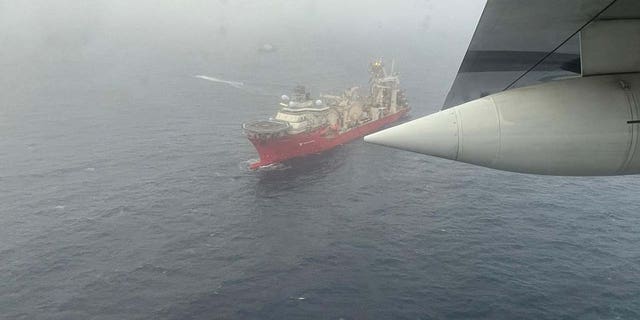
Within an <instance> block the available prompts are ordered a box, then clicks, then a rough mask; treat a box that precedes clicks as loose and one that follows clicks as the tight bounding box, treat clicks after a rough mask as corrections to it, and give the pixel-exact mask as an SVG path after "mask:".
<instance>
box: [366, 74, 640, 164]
mask: <svg viewBox="0 0 640 320" xmlns="http://www.w3.org/2000/svg"><path fill="white" fill-rule="evenodd" d="M639 103H640V74H638V73H633V74H618V75H604V76H590V77H581V78H574V79H567V80H559V81H554V82H549V83H544V84H541V85H535V86H530V87H524V88H518V89H513V90H509V91H504V92H500V93H496V94H493V95H490V96H487V97H484V98H481V99H478V100H474V101H471V102H468V103H465V104H462V105H459V106H457V107H453V108H450V109H447V110H444V111H440V112H437V113H434V114H432V115H429V116H426V117H423V118H420V119H417V120H414V121H411V122H407V123H405V124H402V125H400V126H397V127H393V128H390V129H387V130H384V131H380V132H378V133H374V134H371V135H369V136H367V137H365V141H367V142H372V143H376V144H381V145H386V146H390V147H395V148H399V149H404V150H408V151H414V152H419V153H423V154H428V155H433V156H438V157H442V158H447V159H452V160H457V161H462V162H467V163H472V164H476V165H481V166H485V167H490V168H495V169H500V170H507V171H515V172H523V173H535V174H550V175H579V176H591V175H618V174H635V173H640V150H638V148H639V144H638V139H639V137H638V134H639V129H640V128H639V127H638V126H640V107H639V106H638V104H639Z"/></svg>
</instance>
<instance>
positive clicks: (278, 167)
mask: <svg viewBox="0 0 640 320" xmlns="http://www.w3.org/2000/svg"><path fill="white" fill-rule="evenodd" d="M258 161H259V160H258V159H249V160H247V161H244V162H243V164H244V167H245V168H246V169H247V170H248V171H251V172H271V171H284V170H287V169H290V168H291V166H288V165H286V164H284V163H272V164H268V165H266V166H260V167H257V168H251V165H252V164H254V163H256V162H258Z"/></svg>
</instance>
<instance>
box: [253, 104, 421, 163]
mask: <svg viewBox="0 0 640 320" xmlns="http://www.w3.org/2000/svg"><path fill="white" fill-rule="evenodd" d="M408 111H409V108H406V109H403V110H400V111H398V112H396V113H394V114H391V115H387V116H386V117H384V118H380V119H378V120H376V121H372V122H369V123H367V124H364V125H362V126H359V127H356V128H353V129H351V130H349V131H346V132H343V133H341V134H338V133H337V131H334V130H333V129H331V128H328V127H325V128H321V129H318V130H315V131H312V132H307V133H300V134H296V135H288V136H285V137H282V138H277V139H273V140H266V141H264V140H258V139H249V140H250V141H251V143H253V145H254V146H255V148H256V150H257V151H258V154H259V155H260V161H258V162H255V163H252V164H251V169H256V168H258V167H262V166H266V165H270V164H273V163H278V162H282V161H285V160H288V159H291V158H296V157H302V156H305V155H308V154H313V153H319V152H322V151H326V150H329V149H332V148H334V147H336V146H338V145H341V144H345V143H347V142H349V141H352V140H355V139H357V138H360V137H364V136H366V135H368V134H370V133H373V132H376V131H378V130H380V128H382V127H384V126H385V125H388V124H390V123H393V122H396V121H398V120H399V119H400V118H402V117H403V116H404V115H406V114H407V112H408Z"/></svg>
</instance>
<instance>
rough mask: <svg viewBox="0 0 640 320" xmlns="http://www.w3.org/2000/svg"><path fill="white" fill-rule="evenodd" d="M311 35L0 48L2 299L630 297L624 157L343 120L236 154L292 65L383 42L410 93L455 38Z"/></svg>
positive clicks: (446, 306) (475, 309)
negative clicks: (329, 142)
mask: <svg viewBox="0 0 640 320" xmlns="http://www.w3.org/2000/svg"><path fill="white" fill-rule="evenodd" d="M326 40H329V37H327V38H326V39H322V41H319V42H318V43H317V44H316V45H315V47H313V50H312V49H309V50H306V51H304V50H303V51H302V52H301V51H300V50H292V48H291V47H288V46H287V45H286V44H285V45H282V44H281V45H279V46H278V51H277V52H275V53H269V54H261V53H258V52H257V51H256V52H254V51H253V49H252V50H248V51H247V52H245V53H244V55H243V56H241V57H239V58H238V57H229V55H228V54H227V55H222V54H218V53H217V51H215V50H214V52H208V51H206V50H204V49H203V48H206V47H207V46H208V44H207V43H201V44H199V46H200V47H199V48H200V49H199V50H200V51H198V50H195V49H194V50H195V51H194V50H192V49H190V48H189V47H188V46H187V47H185V48H182V49H180V50H177V49H176V50H174V51H169V52H166V51H160V52H159V51H158V50H156V49H157V48H156V47H155V45H153V44H146V43H142V44H140V43H134V42H132V43H128V46H129V47H127V49H122V48H121V47H119V46H120V45H121V44H118V46H116V45H114V44H110V43H109V42H108V41H107V40H104V41H105V43H106V44H105V43H98V44H91V45H88V47H86V48H84V49H83V51H82V52H81V53H79V54H78V55H77V56H72V57H71V58H66V59H62V58H60V57H56V56H53V57H51V56H50V57H48V58H47V57H40V58H33V59H32V60H24V61H23V64H21V65H18V66H12V65H9V64H7V65H6V69H5V71H6V72H5V73H4V74H3V78H2V80H3V82H2V84H3V86H2V87H0V88H2V91H3V92H2V98H0V99H2V100H0V101H1V102H2V109H1V113H0V136H1V137H0V318H6V319H89V318H92V319H139V318H140V319H142V318H145V319H149V318H151V319H340V318H342V319H470V318H481V319H507V318H511V319H513V318H518V319H557V318H563V319H638V318H640V210H639V206H638V196H639V191H638V190H640V180H638V177H635V176H631V177H607V178H563V177H541V176H531V175H521V174H513V173H506V172H499V171H494V170H490V169H484V168H478V167H473V166H469V165H464V164H457V163H452V162H449V161H444V160H439V159H435V158H430V157H425V156H421V155H416V154H411V153H405V152H398V151H394V150H390V149H386V148H381V147H377V146H372V145H367V144H364V143H363V142H361V141H356V142H353V143H350V144H348V145H345V146H342V147H339V148H336V149H335V150H333V151H331V152H328V153H326V154H323V155H315V156H310V157H308V158H305V159H302V160H297V161H293V162H291V163H289V164H287V165H286V166H283V167H281V168H279V169H278V170H263V171H259V172H251V171H249V170H247V166H248V162H249V160H250V159H252V158H255V157H256V155H255V153H254V151H253V149H252V147H251V145H250V144H249V143H248V142H247V141H246V140H245V139H244V138H243V137H242V135H241V132H240V124H241V123H242V122H243V121H247V120H253V119H259V118H263V117H267V116H269V115H271V114H272V113H273V112H274V108H275V101H276V100H275V99H277V97H278V96H279V95H280V94H281V93H285V90H287V89H289V88H290V87H292V86H293V85H295V84H297V83H305V84H308V85H309V86H310V87H311V88H312V90H315V91H314V92H315V93H317V92H318V91H319V90H320V89H325V88H327V89H331V90H338V89H341V88H345V87H346V86H348V85H352V84H353V83H360V84H366V69H365V68H366V60H367V59H369V58H370V57H371V56H375V55H383V54H386V55H390V54H396V56H399V57H398V58H399V59H398V60H399V62H398V64H399V66H400V68H401V71H402V77H403V78H402V80H403V85H404V86H405V87H406V88H407V94H408V96H409V98H410V100H411V103H412V105H413V107H414V114H426V113H429V112H433V111H434V110H437V109H438V107H439V105H440V104H441V103H442V101H443V99H444V96H445V94H446V91H447V89H448V86H449V84H450V81H451V80H452V78H453V75H454V74H455V70H456V69H457V65H456V61H458V59H459V58H460V55H462V54H463V53H464V48H462V49H459V50H461V51H460V52H457V51H456V52H457V53H455V55H454V54H453V53H451V52H449V51H448V50H449V49H447V48H445V47H444V44H446V43H448V41H453V40H452V39H451V36H446V35H445V36H441V35H438V36H433V37H430V38H429V39H428V41H427V40H425V41H426V43H424V44H422V45H420V46H419V47H415V46H416V44H415V42H411V41H408V42H406V45H405V47H402V48H401V49H402V50H392V51H391V52H384V51H381V50H378V51H376V50H377V49H380V48H381V47H384V46H383V45H379V44H378V45H372V46H361V47H358V48H356V49H353V48H351V50H343V48H342V47H341V46H343V45H347V44H348V42H347V41H345V42H342V43H339V44H335V45H332V44H331V43H329V42H328V41H326ZM331 40H334V39H331ZM405 40H407V39H404V38H403V39H399V40H398V43H405V42H403V41H405ZM460 42H461V43H462V42H463V41H460ZM96 48H98V49H96ZM349 48H350V47H349ZM323 50H324V51H323ZM372 52H373V53H372ZM456 55H457V56H456ZM65 57H66V56H65ZM149 57H152V58H153V59H148V58H149ZM244 58H247V59H244ZM230 61H231V62H230ZM443 61H444V62H443ZM124 62H126V63H124ZM32 64H33V65H32ZM123 64H124V65H123ZM25 66H31V67H30V68H26V69H25ZM202 74H204V75H210V76H212V77H221V78H224V79H230V80H233V81H243V83H244V84H245V85H244V86H242V87H241V88H235V87H232V86H225V85H224V84H215V83H210V82H207V81H203V80H201V79H197V78H195V77H194V75H202Z"/></svg>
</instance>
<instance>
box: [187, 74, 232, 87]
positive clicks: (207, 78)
mask: <svg viewBox="0 0 640 320" xmlns="http://www.w3.org/2000/svg"><path fill="white" fill-rule="evenodd" d="M195 77H196V78H199V79H203V80H207V81H211V82H217V83H222V84H226V85H230V86H232V87H234V88H237V89H242V88H243V87H244V82H241V81H231V80H224V79H220V78H216V77H209V76H205V75H197V76H195Z"/></svg>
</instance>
